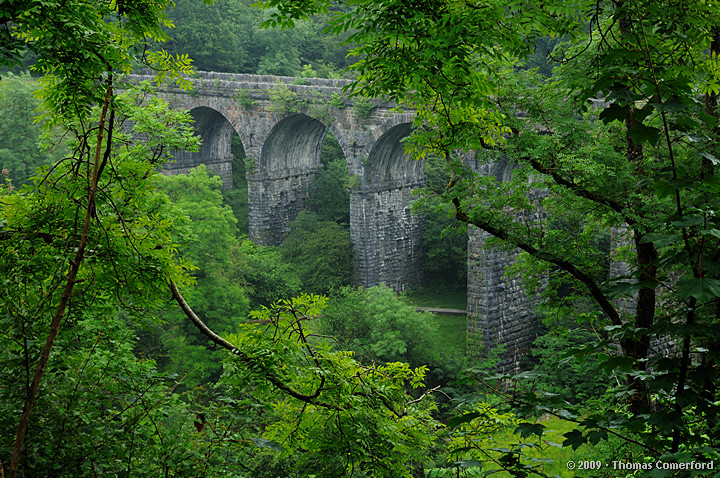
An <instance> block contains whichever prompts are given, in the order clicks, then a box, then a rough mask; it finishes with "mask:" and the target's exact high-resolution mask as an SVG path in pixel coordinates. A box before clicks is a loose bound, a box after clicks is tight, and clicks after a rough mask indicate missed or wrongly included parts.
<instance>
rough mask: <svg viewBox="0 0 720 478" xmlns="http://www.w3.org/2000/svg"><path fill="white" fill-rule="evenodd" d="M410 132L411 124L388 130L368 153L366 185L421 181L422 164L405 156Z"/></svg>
mask: <svg viewBox="0 0 720 478" xmlns="http://www.w3.org/2000/svg"><path fill="white" fill-rule="evenodd" d="M411 131H412V124H410V123H402V124H399V125H397V126H394V127H392V128H390V129H389V130H388V131H386V132H385V133H384V134H383V135H382V136H381V137H380V138H379V139H378V140H377V142H376V143H375V145H374V147H373V148H372V151H371V152H370V156H369V161H368V167H367V168H366V170H365V177H366V180H367V182H368V184H372V185H384V186H385V187H388V186H401V185H402V184H407V183H412V184H413V186H417V184H418V183H420V182H422V181H423V176H424V173H423V162H422V161H412V160H411V159H410V158H409V157H408V156H407V154H405V143H404V142H403V140H404V139H405V138H407V137H408V136H409V135H410V133H411Z"/></svg>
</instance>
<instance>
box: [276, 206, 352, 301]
mask: <svg viewBox="0 0 720 478" xmlns="http://www.w3.org/2000/svg"><path fill="white" fill-rule="evenodd" d="M280 250H281V252H282V255H283V258H284V259H285V260H286V261H288V262H290V263H291V264H293V265H294V266H295V268H296V269H297V271H298V276H299V277H300V280H301V281H302V283H303V286H304V288H305V290H306V291H307V292H313V293H316V294H327V293H328V292H330V291H332V290H333V289H337V288H339V287H341V286H344V285H348V284H349V283H350V274H351V272H352V266H353V252H352V244H351V243H350V232H349V231H348V230H347V229H345V228H344V227H342V226H340V225H339V224H337V223H336V222H332V221H323V220H321V219H320V217H318V215H317V214H315V213H313V212H310V211H302V212H301V213H300V214H298V217H297V218H296V219H295V220H294V221H292V222H291V223H290V233H289V234H288V237H287V238H286V239H285V240H284V241H283V243H282V246H281V247H280Z"/></svg>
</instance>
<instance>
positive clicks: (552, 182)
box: [262, 0, 720, 476]
mask: <svg viewBox="0 0 720 478" xmlns="http://www.w3.org/2000/svg"><path fill="white" fill-rule="evenodd" d="M262 3H263V4H264V5H265V6H266V7H273V8H275V9H276V10H273V13H272V18H271V20H269V21H268V22H267V23H266V24H267V25H268V26H276V25H281V26H288V25H291V24H292V22H293V20H294V19H296V18H299V17H303V16H304V15H308V14H316V13H326V12H328V11H329V9H330V8H331V7H332V5H331V3H330V2H328V1H323V0H306V1H300V2H286V1H282V0H269V1H265V2H262ZM347 3H348V4H351V5H353V6H354V10H353V12H352V13H351V14H350V13H348V14H343V13H339V14H337V15H336V16H335V17H334V18H333V19H332V20H331V25H332V26H331V29H332V30H333V31H335V32H341V31H347V30H349V29H352V31H353V33H352V34H351V36H350V40H351V41H352V42H354V44H355V45H356V48H355V49H354V51H353V52H354V54H355V55H357V57H358V58H359V60H358V62H357V63H355V64H354V65H352V68H353V70H354V71H355V72H356V73H357V75H358V79H357V81H356V82H355V84H354V89H355V91H356V92H357V93H359V94H362V95H365V96H371V97H376V96H382V95H384V96H386V97H388V98H390V99H393V100H395V101H397V102H398V103H399V104H401V105H402V106H405V107H411V108H414V109H415V110H416V111H417V119H416V124H417V125H418V126H419V127H418V128H417V129H416V133H415V134H414V138H413V139H414V140H415V141H414V142H413V143H411V147H410V150H411V152H412V153H414V154H415V155H417V156H424V155H426V154H428V152H431V153H434V154H436V155H438V156H441V157H444V158H447V159H448V160H449V161H450V162H451V163H452V164H453V171H454V178H453V181H451V182H450V183H449V184H448V186H447V188H446V189H445V191H444V192H443V193H442V195H441V196H442V197H443V198H444V199H445V201H447V203H448V204H450V205H452V207H453V208H454V211H455V217H456V218H457V219H458V220H460V221H462V222H465V223H467V224H471V225H473V226H475V227H478V228H480V229H482V230H484V231H486V232H487V233H489V234H490V235H492V236H494V237H496V238H497V239H498V241H496V242H493V241H489V242H490V244H497V245H500V246H502V247H506V248H507V249H509V250H512V249H513V248H519V249H520V250H521V251H522V252H523V255H524V256H525V261H526V262H525V265H524V270H525V276H526V278H527V279H528V282H529V285H531V286H534V287H536V288H538V289H540V290H542V291H543V295H544V298H545V306H546V307H547V308H548V310H550V309H556V310H563V309H566V308H567V307H570V308H571V309H574V308H575V306H574V304H573V301H572V300H568V297H572V296H574V297H585V298H591V299H592V307H591V310H589V311H588V310H584V311H583V313H582V314H581V315H579V316H577V320H579V321H580V322H583V321H587V322H592V323H593V325H596V327H597V329H598V330H599V331H600V333H598V335H597V337H596V340H594V341H593V342H592V344H589V345H585V346H582V347H581V348H580V350H578V351H576V352H575V353H576V354H577V356H578V357H582V356H584V355H586V354H595V355H596V356H597V358H598V359H599V361H598V367H601V368H602V369H604V370H606V371H607V372H609V373H611V374H613V375H614V376H615V377H617V378H618V379H619V380H620V383H621V390H618V391H617V393H616V394H615V395H614V397H613V398H612V399H608V400H607V401H606V403H605V405H606V406H605V408H604V409H602V410H598V411H596V412H595V413H591V414H590V415H587V414H585V413H583V412H582V411H580V410H573V411H571V409H568V408H567V404H565V403H563V402H561V401H553V400H552V399H549V398H544V399H543V400H542V401H541V402H540V403H539V406H540V407H541V409H545V410H551V411H553V413H557V414H559V415H560V416H564V417H566V418H569V419H572V420H575V421H576V422H577V423H578V427H577V429H576V430H574V431H573V432H570V433H568V434H566V440H565V443H566V444H567V445H572V446H573V447H577V446H579V445H580V444H582V443H585V442H587V441H590V442H592V443H597V442H598V441H599V440H602V439H604V438H605V437H607V436H608V435H609V434H612V433H618V432H617V431H616V430H621V431H620V432H619V433H620V435H623V434H625V435H623V436H625V437H626V438H627V439H628V440H630V439H631V438H630V437H631V436H637V437H639V438H638V440H639V441H640V442H641V443H642V444H643V445H644V446H645V447H646V453H647V454H648V455H649V456H653V457H655V458H654V459H662V460H666V461H690V460H693V459H695V460H699V461H707V460H710V459H717V458H718V450H717V449H716V448H714V447H715V446H716V445H715V444H716V443H717V434H718V432H719V431H720V428H718V424H717V421H716V419H715V418H714V417H716V416H717V412H718V410H717V408H716V407H717V396H716V391H717V383H718V380H719V378H720V377H718V371H717V367H716V364H717V361H718V359H719V358H720V357H719V356H718V354H720V349H718V347H717V344H718V343H720V342H718V337H717V323H718V321H720V316H718V312H717V311H718V310H720V309H718V308H717V307H716V304H718V303H720V288H718V284H720V282H718V280H720V279H718V278H717V272H718V271H720V267H718V264H717V259H718V257H720V253H718V246H719V245H720V244H719V243H718V241H717V236H716V235H715V232H716V231H717V230H718V227H717V226H718V223H717V217H716V211H717V209H718V206H720V205H718V204H717V194H716V193H717V184H718V181H717V176H716V163H717V158H716V157H715V151H714V150H715V149H716V145H717V133H718V110H717V108H718V106H717V93H718V92H719V91H720V81H718V80H719V79H720V69H718V63H717V55H718V54H719V53H720V17H718V12H720V9H718V6H719V5H718V4H717V2H715V1H688V2H653V1H644V0H617V1H611V2H604V1H584V0H578V1H573V2H566V1H562V2H561V1H557V2H556V1H542V2H526V1H510V2H492V1H491V2H475V1H470V2H456V1H452V0H448V1H443V0H438V1H431V2H424V3H413V2H406V1H402V0H386V1H365V0H357V1H351V2H347ZM547 36H551V37H562V38H565V39H566V41H565V42H562V43H561V44H560V45H558V47H557V48H556V49H555V51H554V52H553V56H554V57H555V58H557V59H559V60H560V62H561V66H559V67H557V68H555V70H554V76H553V78H552V79H551V80H546V79H545V78H543V77H541V76H538V75H537V74H535V73H533V72H532V71H528V70H523V69H518V68H516V64H517V63H518V62H522V61H523V60H524V59H525V58H527V57H528V56H529V54H530V53H531V52H532V50H533V46H534V45H535V43H536V42H535V39H537V38H540V37H547ZM598 98H601V99H602V101H597V99H598ZM458 151H459V152H463V151H466V152H467V151H474V152H476V157H475V158H474V160H469V159H467V158H466V159H465V161H464V162H460V161H456V160H455V159H454V158H455V154H457V152H458ZM508 161H511V164H507V162H508ZM488 162H490V163H492V164H495V165H496V166H495V167H494V172H496V173H497V174H494V175H491V176H480V175H478V174H475V173H474V171H473V167H474V164H477V163H480V164H483V163H488ZM498 179H503V180H504V181H503V182H499V181H498ZM566 218H567V220H565V219H566ZM602 236H605V237H612V238H613V244H612V249H613V250H614V251H617V252H614V254H615V257H613V264H610V266H609V267H608V262H609V258H608V256H607V254H605V253H603V251H602V250H598V249H597V248H596V247H595V246H596V245H597V244H598V237H602ZM543 277H550V280H544V279H543ZM584 305H586V304H584ZM668 340H670V343H671V344H674V345H666V346H665V347H669V348H671V349H674V353H667V352H668V350H667V348H664V347H663V346H662V344H663V343H665V344H668ZM569 354H570V355H572V354H573V352H569ZM530 390H531V389H530ZM517 400H518V401H517V403H518V404H520V403H522V404H525V405H532V404H534V403H537V400H536V399H535V398H533V394H529V395H526V396H523V398H522V399H517ZM700 423H702V425H700ZM529 430H532V433H536V434H538V435H541V434H542V428H539V429H529ZM635 434H637V435H635ZM663 473H665V472H664V471H662V470H652V471H651V472H650V473H649V474H651V475H656V476H657V475H662V474H663Z"/></svg>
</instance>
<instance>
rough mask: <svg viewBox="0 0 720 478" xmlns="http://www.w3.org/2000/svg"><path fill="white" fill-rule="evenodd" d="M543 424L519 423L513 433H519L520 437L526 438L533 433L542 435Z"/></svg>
mask: <svg viewBox="0 0 720 478" xmlns="http://www.w3.org/2000/svg"><path fill="white" fill-rule="evenodd" d="M544 430H545V425H542V424H540V423H520V424H519V425H518V426H517V428H516V429H515V433H519V434H520V436H521V437H523V438H528V437H530V436H533V435H537V436H538V437H542V435H543V432H544Z"/></svg>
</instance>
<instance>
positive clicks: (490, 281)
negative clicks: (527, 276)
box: [467, 160, 544, 373]
mask: <svg viewBox="0 0 720 478" xmlns="http://www.w3.org/2000/svg"><path fill="white" fill-rule="evenodd" d="M470 163H471V166H472V167H473V169H475V170H476V171H477V172H480V173H481V174H484V175H486V176H494V177H495V178H496V179H497V180H498V181H505V180H506V179H508V178H509V175H510V173H511V171H512V168H513V165H512V163H510V162H509V161H507V160H503V161H500V162H497V163H489V164H483V165H477V164H473V163H472V162H471V161H470ZM535 194H536V196H537V197H535V198H533V199H535V200H540V199H541V198H542V197H543V194H544V193H543V192H542V191H536V192H535ZM529 219H530V220H533V221H534V220H542V219H544V212H542V211H541V212H540V213H536V214H535V215H534V216H531V217H529ZM489 237H490V236H489V234H488V233H486V232H484V231H482V230H480V229H478V228H475V227H469V228H468V290H467V293H468V305H467V309H468V344H477V342H480V341H481V342H482V345H483V347H484V348H485V351H490V350H492V349H493V348H494V347H495V346H497V345H498V344H500V345H503V346H504V347H505V349H504V352H503V353H502V354H500V355H499V363H498V370H499V371H500V372H503V373H515V372H518V371H520V360H521V358H522V357H523V356H524V355H526V354H527V353H529V351H530V346H531V344H532V342H533V341H534V340H535V338H536V337H537V336H538V334H539V333H540V331H541V320H540V318H539V317H538V315H537V314H536V312H535V309H536V307H537V305H538V303H539V298H538V297H530V296H528V294H527V293H526V292H525V289H524V288H523V285H522V282H521V280H520V278H519V277H510V278H509V277H506V275H505V271H506V269H507V267H508V266H510V265H511V264H512V263H513V262H514V261H515V260H516V258H517V255H518V254H519V253H520V251H519V250H517V249H516V250H515V251H512V252H506V251H502V250H500V249H498V248H496V247H491V248H485V241H486V240H487V239H488V238H489ZM474 339H475V340H474ZM477 339H480V340H477Z"/></svg>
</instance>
